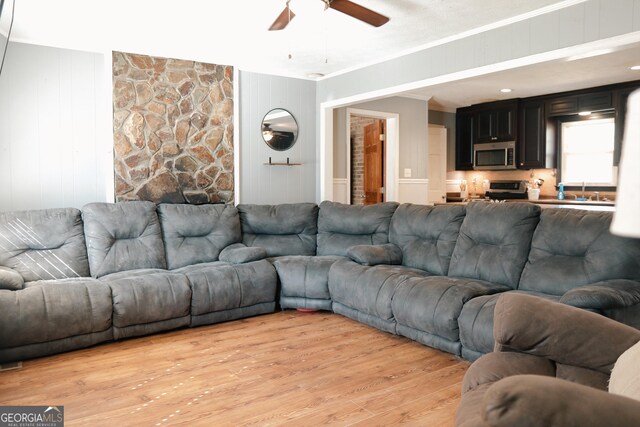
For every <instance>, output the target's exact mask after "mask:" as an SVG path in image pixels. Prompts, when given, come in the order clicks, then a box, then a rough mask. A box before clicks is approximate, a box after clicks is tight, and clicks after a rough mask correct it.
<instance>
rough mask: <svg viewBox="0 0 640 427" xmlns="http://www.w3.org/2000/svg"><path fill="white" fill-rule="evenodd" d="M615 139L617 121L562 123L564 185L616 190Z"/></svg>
mask: <svg viewBox="0 0 640 427" xmlns="http://www.w3.org/2000/svg"><path fill="white" fill-rule="evenodd" d="M614 135H615V123H614V119H613V118H599V119H593V120H578V121H565V122H562V125H561V136H560V138H561V149H562V153H561V156H562V157H561V162H562V163H561V165H560V167H561V171H562V182H563V183H564V184H565V185H567V186H575V185H583V183H585V184H586V185H588V186H615V185H616V175H617V173H616V170H615V168H614V166H613V151H614Z"/></svg>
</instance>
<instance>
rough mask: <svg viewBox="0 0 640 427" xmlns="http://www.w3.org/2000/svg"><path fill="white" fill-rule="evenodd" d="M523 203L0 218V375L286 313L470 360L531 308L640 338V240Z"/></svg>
mask: <svg viewBox="0 0 640 427" xmlns="http://www.w3.org/2000/svg"><path fill="white" fill-rule="evenodd" d="M610 221H611V214H610V213H606V212H593V211H582V210H571V209H544V210H541V209H540V208H539V207H538V206H536V205H533V204H528V203H513V204H511V203H510V204H492V203H472V204H469V205H468V206H466V207H465V206H459V205H445V206H436V207H433V206H419V205H412V204H403V205H398V204H397V203H382V204H376V205H371V206H348V205H342V204H339V203H333V202H323V203H321V204H320V205H319V206H318V205H316V204H313V203H298V204H283V205H276V206H269V205H242V204H241V205H238V206H237V207H233V206H227V205H183V204H160V205H157V206H156V205H155V204H153V203H150V202H123V203H117V204H110V203H92V204H89V205H86V206H85V207H84V208H83V209H82V210H81V211H80V210H77V209H50V210H42V211H24V212H9V213H0V363H3V362H10V361H16V360H22V359H28V358H33V357H38V356H43V355H48V354H54V353H58V352H62V351H68V350H72V349H76V348H82V347H87V346H91V345H94V344H97V343H100V342H105V341H111V340H118V339H123V338H127V337H133V336H140V335H146V334H151V333H155V332H160V331H165V330H170V329H175V328H180V327H186V326H198V325H205V324H212V323H217V322H222V321H227V320H232V319H238V318H243V317H247V316H254V315H259V314H263V313H270V312H273V311H275V310H276V309H277V307H278V306H279V307H280V308H282V309H287V308H299V309H320V310H330V311H333V312H336V313H339V314H342V315H344V316H348V317H350V318H352V319H355V320H358V321H360V322H364V323H367V324H369V325H372V326H374V327H376V328H379V329H381V330H384V331H387V332H390V333H395V334H400V335H403V336H406V337H409V338H411V339H413V340H417V341H419V342H421V343H423V344H426V345H429V346H432V347H435V348H438V349H441V350H444V351H448V352H451V353H453V354H456V355H460V356H462V357H464V358H466V359H470V360H473V359H475V358H477V357H479V356H480V355H482V354H484V353H487V352H490V351H492V350H493V335H492V330H493V307H494V306H495V302H496V299H497V297H498V296H499V295H501V294H503V293H505V292H518V293H526V294H534V295H538V296H542V297H544V298H547V299H550V300H555V301H559V302H563V303H566V304H569V305H573V306H576V307H580V308H584V309H588V310H591V311H595V312H599V313H601V314H603V315H605V316H608V317H611V318H613V319H616V320H619V321H621V322H623V323H627V324H629V325H632V326H634V327H636V328H640V240H633V239H626V238H621V237H616V236H613V235H611V234H610V233H609V231H608V229H609V223H610Z"/></svg>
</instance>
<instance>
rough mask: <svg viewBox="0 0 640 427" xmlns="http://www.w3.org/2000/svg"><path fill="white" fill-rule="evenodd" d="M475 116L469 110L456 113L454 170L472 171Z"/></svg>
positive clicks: (459, 110)
mask: <svg viewBox="0 0 640 427" xmlns="http://www.w3.org/2000/svg"><path fill="white" fill-rule="evenodd" d="M475 129H476V115H475V113H474V112H473V110H471V109H469V108H458V110H457V111H456V170H472V169H473V144H474V143H475V140H476V134H475Z"/></svg>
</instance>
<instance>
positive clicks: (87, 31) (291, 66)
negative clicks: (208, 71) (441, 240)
mask: <svg viewBox="0 0 640 427" xmlns="http://www.w3.org/2000/svg"><path fill="white" fill-rule="evenodd" d="M296 1H303V2H314V3H313V4H317V5H319V6H320V9H322V2H321V0H292V3H291V8H292V10H294V12H295V11H296V10H297V9H296V8H295V3H293V2H296ZM354 1H355V2H356V3H358V4H360V5H362V6H365V7H367V8H370V9H372V10H375V11H377V12H379V13H381V14H383V15H386V16H388V17H389V18H390V21H389V22H388V23H387V24H385V25H383V26H382V27H379V28H374V27H371V26H369V25H367V24H364V23H362V22H360V21H357V20H356V19H353V18H351V17H348V16H346V15H344V14H342V13H340V12H337V11H334V10H328V11H325V12H321V11H319V12H318V14H317V15H315V17H314V15H310V16H306V17H305V16H301V15H300V14H298V16H296V18H295V19H294V20H293V21H292V22H291V23H290V24H289V26H288V27H287V28H286V29H284V30H282V31H267V29H268V28H269V26H270V25H271V23H272V22H273V20H274V19H275V18H276V16H277V15H278V14H279V13H280V12H281V11H282V10H283V8H284V6H285V4H286V0H217V1H211V0H180V1H175V0H110V1H87V0H57V1H51V0H17V1H16V10H15V21H14V26H13V32H12V36H11V38H12V40H14V41H20V42H27V43H33V44H40V45H46V46H54V47H63V48H69V49H77V50H87V51H95V52H108V51H111V50H117V51H124V52H132V53H141V54H147V55H155V56H164V57H172V58H181V59H193V60H198V61H203V62H212V63H218V64H231V65H234V66H236V67H238V68H240V69H243V70H248V71H255V72H263V73H269V74H276V75H282V76H289V77H298V78H310V77H309V76H310V74H311V73H321V74H324V75H327V76H331V75H335V74H339V73H342V72H345V71H347V70H351V69H355V68H359V67H362V66H365V65H368V64H371V63H375V62H379V61H382V60H384V59H388V58H392V57H395V56H399V55H401V54H403V53H407V52H410V51H415V50H417V49H420V48H421V47H425V46H426V45H429V44H434V43H438V42H439V41H442V40H444V39H450V38H454V37H457V36H461V35H464V34H469V33H471V32H474V31H475V32H478V31H481V30H482V29H483V28H485V27H491V26H499V25H501V23H505V22H507V21H509V22H512V21H514V20H519V19H525V18H526V17H529V16H532V15H535V14H539V13H543V12H545V11H546V10H549V9H550V8H557V7H563V6H567V5H569V4H575V3H579V2H581V1H584V0H564V1H559V0H491V1H478V0H393V1H389V0H354ZM315 2H317V3H315ZM611 55H613V56H607V60H606V61H603V60H602V57H598V58H590V59H584V60H581V61H573V62H566V61H563V60H557V61H550V62H545V63H542V64H537V65H531V66H528V67H523V68H519V69H513V70H509V71H503V72H500V73H492V74H487V75H483V76H479V77H474V78H471V79H465V80H459V81H456V82H452V83H446V84H441V85H437V86H430V87H428V88H425V89H419V90H414V91H411V92H410V93H406V94H405V95H407V96H413V97H420V98H428V97H431V98H432V101H431V104H430V105H431V106H432V107H433V108H436V109H442V110H445V111H447V110H452V109H454V108H455V107H457V106H462V105H470V104H473V103H477V102H484V101H488V100H496V99H504V98H513V97H525V96H531V95H538V94H541V92H542V91H544V92H545V93H550V92H558V91H563V90H571V89H577V88H582V87H589V86H596V85H599V84H606V83H610V82H616V81H625V80H634V79H640V72H637V71H636V72H629V70H628V66H630V65H637V64H629V61H633V59H634V58H640V47H635V48H631V49H625V50H620V51H617V52H614V53H612V54H611ZM289 56H291V57H289ZM609 58H611V59H609ZM613 65H615V67H614V66H613ZM540 76H545V77H544V85H541V77H540ZM503 87H511V88H512V89H514V92H512V93H510V94H501V93H499V92H498V90H499V89H500V88H503ZM542 87H544V89H542Z"/></svg>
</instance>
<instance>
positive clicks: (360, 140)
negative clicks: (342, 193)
mask: <svg viewBox="0 0 640 427" xmlns="http://www.w3.org/2000/svg"><path fill="white" fill-rule="evenodd" d="M350 119H351V204H352V205H362V204H363V202H364V127H365V126H368V125H370V124H372V123H375V122H376V121H377V119H372V118H370V117H362V116H356V115H353V114H352V115H351V117H350Z"/></svg>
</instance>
